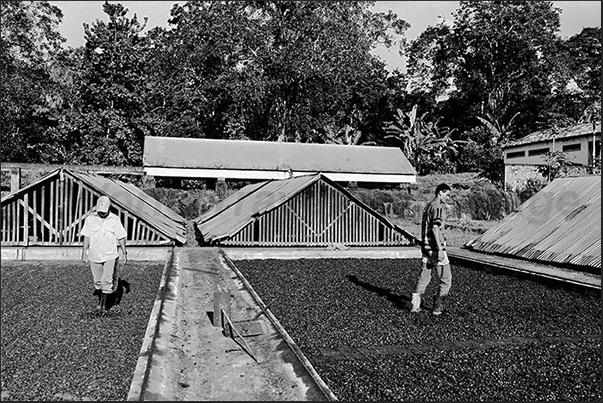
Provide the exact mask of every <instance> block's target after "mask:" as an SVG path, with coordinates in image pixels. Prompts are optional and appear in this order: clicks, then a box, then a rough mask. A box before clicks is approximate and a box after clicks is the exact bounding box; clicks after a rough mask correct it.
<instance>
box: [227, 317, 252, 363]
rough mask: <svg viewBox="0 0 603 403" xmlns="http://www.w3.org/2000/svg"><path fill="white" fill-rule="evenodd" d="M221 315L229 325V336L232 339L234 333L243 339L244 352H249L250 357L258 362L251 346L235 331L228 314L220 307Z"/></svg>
mask: <svg viewBox="0 0 603 403" xmlns="http://www.w3.org/2000/svg"><path fill="white" fill-rule="evenodd" d="M222 315H223V316H224V317H225V318H226V321H227V322H228V326H230V331H231V332H230V335H231V338H232V339H233V340H234V336H233V335H234V334H236V335H237V336H239V338H240V339H241V340H242V341H243V344H244V345H245V347H246V348H244V350H245V352H246V353H247V354H249V355H250V356H251V358H253V360H254V361H255V362H258V360H257V358H255V356H254V355H253V354H252V353H251V348H250V347H249V345H248V344H247V342H246V341H245V339H244V338H243V336H241V334H240V333H239V332H238V331H237V329H236V328H235V327H234V325H233V324H232V321H231V320H230V318H229V317H228V315H227V314H226V312H224V310H223V309H222Z"/></svg>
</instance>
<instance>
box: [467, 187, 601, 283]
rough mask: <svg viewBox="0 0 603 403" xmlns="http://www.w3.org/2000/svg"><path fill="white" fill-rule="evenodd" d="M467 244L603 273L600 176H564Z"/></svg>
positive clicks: (482, 250) (496, 252)
mask: <svg viewBox="0 0 603 403" xmlns="http://www.w3.org/2000/svg"><path fill="white" fill-rule="evenodd" d="M465 247H467V248H468V249H472V250H475V251H479V252H485V253H492V254H501V255H507V256H510V257H517V258H522V259H528V260H533V261H539V262H542V263H550V264H561V265H567V266H569V267H582V268H592V269H594V271H595V272H599V273H600V271H601V177H600V176H585V177H578V178H559V179H555V180H554V181H552V182H551V183H549V184H548V185H547V186H546V187H544V188H543V189H542V190H540V191H539V192H538V193H536V194H535V195H534V196H532V197H531V198H530V199H528V200H527V201H526V202H525V203H523V204H522V205H521V206H519V209H518V211H516V212H514V213H512V214H509V215H508V216H507V217H505V218H504V219H502V220H501V221H500V222H499V223H498V224H496V225H495V226H493V227H492V228H490V229H489V230H488V231H486V232H485V233H484V234H482V235H481V236H480V237H478V238H476V239H474V240H472V241H470V242H468V243H467V244H466V245H465Z"/></svg>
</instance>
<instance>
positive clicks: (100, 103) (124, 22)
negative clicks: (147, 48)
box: [69, 1, 149, 166]
mask: <svg viewBox="0 0 603 403" xmlns="http://www.w3.org/2000/svg"><path fill="white" fill-rule="evenodd" d="M103 11H104V12H105V14H107V15H108V17H109V21H108V22H105V21H101V20H97V21H96V22H95V23H93V24H92V26H89V25H88V24H84V32H85V39H86V44H85V47H84V49H83V50H82V52H81V58H80V60H79V61H80V63H79V64H78V65H77V66H76V68H77V69H79V72H78V75H77V82H76V84H75V85H76V86H77V87H78V90H79V93H80V94H81V95H80V100H79V102H80V104H79V105H78V106H77V111H76V113H74V114H72V115H70V116H71V117H72V119H73V120H72V121H70V122H69V123H70V128H69V130H71V131H75V132H76V134H75V135H73V137H76V138H78V139H79V142H78V144H77V145H74V147H78V148H79V149H78V154H79V162H80V163H87V164H102V165H116V166H121V165H141V164H142V147H143V143H144V136H145V134H147V133H149V129H148V127H147V126H146V124H145V120H144V106H145V103H144V90H145V88H146V85H145V83H146V73H145V60H144V58H143V56H144V41H143V40H142V38H141V32H142V30H143V29H144V27H145V25H144V24H141V23H140V22H139V21H138V19H137V17H136V15H134V17H133V18H131V19H130V18H128V17H126V15H127V13H128V10H127V9H126V8H124V7H123V6H122V5H121V4H110V3H109V2H107V1H106V2H105V4H104V5H103ZM145 23H146V20H145Z"/></svg>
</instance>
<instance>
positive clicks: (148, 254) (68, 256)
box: [0, 246, 172, 262]
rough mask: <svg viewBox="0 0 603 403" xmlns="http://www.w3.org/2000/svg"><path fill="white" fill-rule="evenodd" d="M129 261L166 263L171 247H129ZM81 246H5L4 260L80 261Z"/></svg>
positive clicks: (3, 251) (2, 256) (2, 252)
mask: <svg viewBox="0 0 603 403" xmlns="http://www.w3.org/2000/svg"><path fill="white" fill-rule="evenodd" d="M127 249H128V260H131V261H162V262H163V261H166V260H167V259H168V258H169V257H170V254H171V252H172V247H171V246H128V247H127ZM81 257H82V247H81V246H30V247H16V246H11V247H7V246H3V247H2V248H1V254H0V258H1V259H2V260H80V259H81Z"/></svg>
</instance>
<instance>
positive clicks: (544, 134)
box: [503, 122, 601, 148]
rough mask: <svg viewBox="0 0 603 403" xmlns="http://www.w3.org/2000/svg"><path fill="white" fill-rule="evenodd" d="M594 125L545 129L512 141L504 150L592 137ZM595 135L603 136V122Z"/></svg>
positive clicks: (583, 124) (596, 127) (584, 124)
mask: <svg viewBox="0 0 603 403" xmlns="http://www.w3.org/2000/svg"><path fill="white" fill-rule="evenodd" d="M592 132H593V125H592V123H580V124H577V125H574V126H569V127H563V128H558V129H552V128H551V129H544V130H539V131H537V132H534V133H530V134H528V135H527V136H525V137H522V138H520V139H518V140H515V141H510V142H508V143H507V144H505V145H504V146H503V148H509V147H515V146H519V145H524V144H532V143H538V142H541V141H549V140H552V139H553V138H555V139H563V138H570V137H578V136H585V135H589V134H590V135H592ZM595 133H598V134H599V135H601V122H599V123H597V124H596V126H595Z"/></svg>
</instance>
